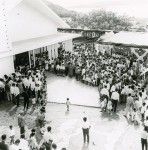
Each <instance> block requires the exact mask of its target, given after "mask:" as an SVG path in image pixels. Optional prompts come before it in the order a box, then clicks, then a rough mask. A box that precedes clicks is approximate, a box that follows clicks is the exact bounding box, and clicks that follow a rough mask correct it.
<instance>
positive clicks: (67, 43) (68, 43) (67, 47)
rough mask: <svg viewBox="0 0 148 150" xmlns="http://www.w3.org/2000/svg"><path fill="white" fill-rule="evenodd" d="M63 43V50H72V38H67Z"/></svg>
mask: <svg viewBox="0 0 148 150" xmlns="http://www.w3.org/2000/svg"><path fill="white" fill-rule="evenodd" d="M63 43H64V44H65V50H66V51H70V52H72V51H73V44H72V39H71V40H67V41H65V42H63Z"/></svg>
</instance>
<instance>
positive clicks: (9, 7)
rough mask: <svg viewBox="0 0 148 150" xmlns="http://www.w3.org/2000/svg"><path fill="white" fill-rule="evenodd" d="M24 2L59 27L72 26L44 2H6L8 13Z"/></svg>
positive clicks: (15, 0)
mask: <svg viewBox="0 0 148 150" xmlns="http://www.w3.org/2000/svg"><path fill="white" fill-rule="evenodd" d="M22 1H25V2H27V3H28V4H29V5H31V6H32V7H34V8H35V9H37V10H38V11H39V12H41V13H43V14H44V15H46V16H47V17H50V18H51V19H52V20H53V21H54V22H55V23H56V24H57V25H58V27H61V28H70V26H69V25H68V24H67V23H66V22H64V21H63V20H62V19H61V18H60V17H59V16H58V15H57V14H56V13H55V12H53V11H52V10H51V9H50V8H49V7H48V6H47V5H46V4H45V3H44V2H43V1H42V0H4V2H5V6H6V10H7V12H8V13H10V12H11V11H12V10H13V9H14V8H15V7H16V6H17V5H18V4H19V3H21V2H22Z"/></svg>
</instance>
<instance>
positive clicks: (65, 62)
mask: <svg viewBox="0 0 148 150" xmlns="http://www.w3.org/2000/svg"><path fill="white" fill-rule="evenodd" d="M112 51H113V50H112ZM112 51H111V52H110V51H109V52H107V51H106V52H105V53H101V52H100V51H97V50H96V49H95V48H94V47H93V45H92V44H91V43H90V44H79V45H76V46H75V48H74V51H73V52H69V51H64V50H61V51H60V52H59V55H58V56H59V57H58V58H55V59H52V60H48V61H47V62H46V64H47V66H48V67H47V68H48V69H47V70H50V71H51V72H53V73H55V74H57V75H61V76H69V77H75V78H76V79H77V80H78V81H81V82H83V83H84V84H87V85H90V86H96V87H98V91H99V95H100V100H99V103H100V106H101V109H102V111H103V112H104V111H107V112H108V113H109V114H112V113H116V112H117V110H118V109H117V106H118V104H119V103H125V104H126V109H125V117H126V118H127V119H128V120H131V121H132V122H135V123H137V124H139V123H140V120H141V117H142V116H143V111H144V114H146V113H145V112H146V110H145V108H146V107H147V98H148V97H147V85H146V84H145V82H144V80H143V79H142V77H141V73H142V72H143V70H144V69H145V65H144V62H142V61H141V62H139V61H137V59H136V57H134V55H133V54H131V53H129V54H116V53H113V52H112ZM143 107H144V108H143ZM142 118H143V117H142ZM142 120H143V119H142Z"/></svg>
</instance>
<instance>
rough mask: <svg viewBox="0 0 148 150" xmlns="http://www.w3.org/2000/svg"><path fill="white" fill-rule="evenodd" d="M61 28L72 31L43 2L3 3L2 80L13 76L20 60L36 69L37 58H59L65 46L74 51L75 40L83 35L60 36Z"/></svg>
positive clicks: (0, 10)
mask: <svg viewBox="0 0 148 150" xmlns="http://www.w3.org/2000/svg"><path fill="white" fill-rule="evenodd" d="M58 28H70V27H69V25H68V24H66V23H65V22H64V21H63V20H62V19H61V18H60V17H59V16H57V15H56V14H55V13H54V12H53V11H52V10H51V9H50V8H49V7H47V6H46V4H45V3H44V2H43V1H42V0H1V1H0V34H1V36H0V76H3V75H4V74H10V73H13V72H14V70H15V69H14V68H15V64H17V61H18V60H19V63H20V62H21V64H20V65H23V64H26V63H28V64H29V65H30V66H35V59H36V54H38V53H41V52H43V51H47V52H48V55H49V58H55V57H57V51H58V47H59V46H60V45H61V43H62V45H63V46H64V49H65V50H66V51H72V48H73V46H72V40H73V38H77V37H79V35H78V34H69V33H59V32H58V31H57V29H58ZM24 57H25V58H27V59H23V58H24ZM20 59H21V60H20Z"/></svg>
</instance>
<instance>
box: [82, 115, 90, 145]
mask: <svg viewBox="0 0 148 150" xmlns="http://www.w3.org/2000/svg"><path fill="white" fill-rule="evenodd" d="M90 128H91V126H90V124H89V122H88V121H87V117H84V118H83V123H82V132H83V140H84V143H85V142H86V139H87V143H89V130H90Z"/></svg>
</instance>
